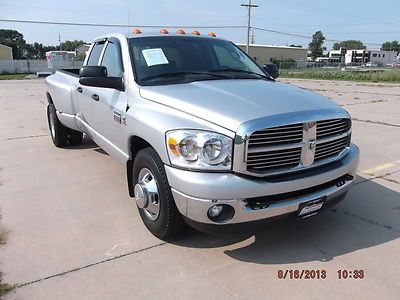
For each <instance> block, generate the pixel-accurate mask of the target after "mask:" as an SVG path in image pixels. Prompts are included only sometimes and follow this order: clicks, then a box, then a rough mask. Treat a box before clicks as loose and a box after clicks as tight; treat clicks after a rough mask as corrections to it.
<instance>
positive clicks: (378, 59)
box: [370, 50, 399, 66]
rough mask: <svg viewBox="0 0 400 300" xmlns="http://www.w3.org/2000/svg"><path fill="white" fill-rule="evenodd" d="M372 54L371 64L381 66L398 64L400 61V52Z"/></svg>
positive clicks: (374, 52) (372, 51)
mask: <svg viewBox="0 0 400 300" xmlns="http://www.w3.org/2000/svg"><path fill="white" fill-rule="evenodd" d="M370 52H371V55H370V62H373V63H376V64H378V65H381V66H385V65H387V64H394V63H397V61H398V59H399V52H397V51H382V50H371V51H370Z"/></svg>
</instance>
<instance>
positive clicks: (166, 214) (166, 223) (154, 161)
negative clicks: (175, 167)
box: [132, 148, 185, 240]
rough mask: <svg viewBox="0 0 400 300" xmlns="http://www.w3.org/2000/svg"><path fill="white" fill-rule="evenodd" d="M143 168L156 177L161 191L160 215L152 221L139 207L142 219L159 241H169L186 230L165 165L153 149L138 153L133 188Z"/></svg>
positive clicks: (134, 167)
mask: <svg viewBox="0 0 400 300" xmlns="http://www.w3.org/2000/svg"><path fill="white" fill-rule="evenodd" d="M143 168H147V169H149V170H150V171H151V173H152V174H153V175H154V178H155V180H156V183H157V188H158V191H159V198H158V199H159V205H160V208H159V215H158V217H157V219H156V220H151V219H150V218H149V217H148V216H147V215H146V213H145V210H144V209H142V208H139V207H138V210H139V214H140V217H141V218H142V220H143V223H144V225H145V226H146V227H147V229H148V230H149V231H150V232H151V233H152V234H153V235H154V236H156V237H157V238H159V239H163V240H165V239H169V238H171V237H173V236H175V235H177V234H179V233H180V232H182V231H183V230H184V228H185V222H184V220H183V217H182V215H181V214H180V213H179V211H178V209H177V207H176V205H175V201H174V198H173V196H172V193H171V187H170V186H169V183H168V179H167V175H166V173H165V169H164V163H163V162H162V161H161V158H160V157H159V156H158V154H157V153H156V151H155V150H154V149H153V148H145V149H143V150H141V151H139V152H138V154H137V155H136V157H135V162H134V165H133V177H132V178H133V186H135V184H136V183H137V182H138V176H139V173H140V171H141V170H142V169H143Z"/></svg>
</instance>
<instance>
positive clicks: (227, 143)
mask: <svg viewBox="0 0 400 300" xmlns="http://www.w3.org/2000/svg"><path fill="white" fill-rule="evenodd" d="M166 138H167V149H168V156H169V159H170V161H171V164H172V165H174V166H178V167H183V168H189V169H200V170H230V169H231V162H232V139H231V138H229V137H227V136H224V135H221V134H218V133H214V132H208V131H200V130H173V131H169V132H167V135H166Z"/></svg>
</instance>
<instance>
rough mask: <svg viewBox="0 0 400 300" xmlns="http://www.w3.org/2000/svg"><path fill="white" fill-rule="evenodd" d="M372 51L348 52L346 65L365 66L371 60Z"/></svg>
mask: <svg viewBox="0 0 400 300" xmlns="http://www.w3.org/2000/svg"><path fill="white" fill-rule="evenodd" d="M370 54H371V53H370V51H368V50H364V49H361V50H347V51H346V55H345V57H344V59H345V63H346V65H351V64H364V63H367V62H369V60H370Z"/></svg>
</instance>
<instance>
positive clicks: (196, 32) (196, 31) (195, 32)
mask: <svg viewBox="0 0 400 300" xmlns="http://www.w3.org/2000/svg"><path fill="white" fill-rule="evenodd" d="M192 34H193V35H200V31H198V30H193V31H192Z"/></svg>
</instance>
